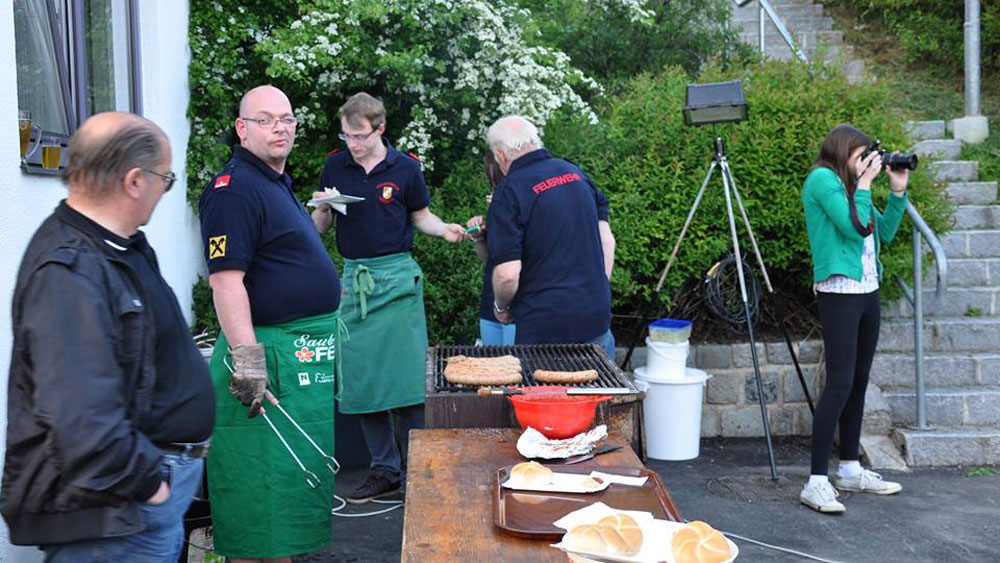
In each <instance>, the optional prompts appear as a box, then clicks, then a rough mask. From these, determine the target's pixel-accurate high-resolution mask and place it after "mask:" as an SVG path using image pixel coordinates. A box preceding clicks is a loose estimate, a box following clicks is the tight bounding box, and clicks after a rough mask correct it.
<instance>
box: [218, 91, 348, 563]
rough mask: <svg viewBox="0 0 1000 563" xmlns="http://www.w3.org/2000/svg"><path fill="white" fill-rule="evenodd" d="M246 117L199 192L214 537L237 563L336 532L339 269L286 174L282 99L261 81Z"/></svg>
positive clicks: (317, 542)
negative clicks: (207, 314) (211, 326)
mask: <svg viewBox="0 0 1000 563" xmlns="http://www.w3.org/2000/svg"><path fill="white" fill-rule="evenodd" d="M240 115H241V117H240V118H239V119H238V120H237V123H236V130H237V133H238V134H239V136H240V144H239V145H237V146H236V147H234V149H233V157H232V159H231V160H230V161H229V162H228V163H227V164H226V165H225V167H224V168H223V170H222V172H221V173H219V174H218V175H217V176H216V177H215V179H213V180H212V181H211V182H210V183H209V184H208V186H206V188H205V191H204V193H203V195H202V197H201V201H200V216H201V232H202V237H203V242H204V247H205V259H206V262H207V264H208V271H209V282H210V284H211V286H212V291H213V298H214V301H215V307H216V312H217V313H218V317H219V323H220V324H221V326H222V333H221V334H220V335H219V338H218V341H217V343H216V346H215V350H214V353H213V355H212V360H211V364H210V371H211V373H212V379H213V383H214V386H215V392H216V397H217V399H216V420H217V424H216V428H215V433H214V434H213V436H212V440H213V446H216V447H213V449H212V451H211V452H210V454H209V457H208V490H209V500H210V502H211V505H212V524H213V533H214V536H213V538H214V546H215V551H216V553H219V554H221V555H224V556H226V557H227V558H230V560H231V561H232V560H237V561H238V560H240V559H261V558H266V559H278V560H283V561H290V558H291V556H293V555H298V554H303V553H308V552H311V551H316V550H319V549H322V548H324V547H325V546H326V545H327V544H328V543H329V541H330V537H331V512H330V511H331V509H332V507H333V495H334V474H333V470H332V468H333V467H334V465H335V463H333V460H332V455H333V451H334V449H333V447H334V425H333V423H334V400H335V399H334V396H335V376H336V372H335V366H336V362H337V359H338V356H339V347H340V343H341V342H340V340H341V339H340V332H341V331H340V330H339V329H338V322H339V321H338V314H337V310H338V307H339V304H340V279H339V276H338V275H337V270H336V268H335V267H334V265H333V262H332V261H331V260H330V256H329V254H328V253H327V251H326V248H325V247H324V246H323V242H322V241H321V240H320V238H319V234H318V233H317V231H316V228H315V226H314V225H313V223H312V221H311V220H310V218H309V214H308V213H307V212H306V210H305V208H304V207H303V205H302V203H301V202H300V201H299V200H298V199H297V198H296V196H295V193H294V192H293V191H292V186H291V179H290V178H289V177H288V175H287V174H286V173H285V172H284V162H285V160H284V159H285V158H287V154H288V151H290V150H291V145H292V142H293V141H294V137H295V118H294V116H293V115H292V113H291V106H290V104H289V103H288V99H287V98H286V97H285V96H284V94H282V93H281V92H280V91H279V90H277V89H275V88H273V87H269V86H267V87H260V88H255V89H254V90H251V91H250V93H248V94H247V95H246V96H245V97H244V100H243V103H241V107H240ZM265 387H266V390H267V392H269V393H270V395H273V397H274V398H275V399H276V400H277V402H278V404H277V405H274V404H272V403H271V402H269V401H268V400H266V399H265ZM262 409H263V411H264V412H263V413H262ZM296 424H297V426H296ZM328 456H331V457H328Z"/></svg>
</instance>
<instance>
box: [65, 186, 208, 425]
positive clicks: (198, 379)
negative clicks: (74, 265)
mask: <svg viewBox="0 0 1000 563" xmlns="http://www.w3.org/2000/svg"><path fill="white" fill-rule="evenodd" d="M60 210H65V212H66V213H69V214H72V215H75V216H77V217H78V219H79V221H78V224H81V225H85V228H86V229H87V230H88V231H89V232H90V233H91V234H92V235H93V236H94V238H95V239H96V240H98V241H100V242H98V244H103V245H104V247H103V250H104V251H105V252H107V253H109V254H112V255H114V256H116V257H118V258H120V259H121V260H123V261H124V262H125V263H126V264H128V265H129V267H131V268H132V271H133V272H134V273H135V275H136V278H137V281H138V285H139V287H140V288H141V291H142V294H143V295H144V297H145V299H146V303H145V308H144V310H145V311H146V313H147V314H148V315H149V316H150V318H151V319H152V326H153V332H154V334H153V339H152V341H153V342H155V344H156V350H155V351H154V354H153V360H154V366H155V371H156V384H155V385H154V386H153V396H152V404H151V406H150V410H149V412H148V413H147V414H146V415H144V416H143V417H142V418H141V419H140V420H139V424H138V429H139V431H140V432H142V433H143V434H145V435H146V436H147V437H148V438H149V439H150V440H152V441H153V442H201V441H203V440H206V439H208V437H209V436H211V435H212V428H213V427H214V426H215V391H214V390H213V388H212V377H211V375H209V373H208V365H207V364H206V363H205V359H204V358H202V356H201V353H200V352H199V351H198V348H197V347H196V346H195V345H194V340H193V339H192V338H191V331H190V329H188V325H187V321H185V320H184V316H183V315H182V314H181V309H180V306H179V305H178V304H177V299H176V297H174V292H173V290H172V289H171V288H170V286H169V285H167V282H166V280H164V279H163V276H161V275H160V267H159V265H158V263H157V261H156V253H154V252H153V248H152V247H151V246H149V243H148V242H147V241H146V235H144V234H143V233H142V231H139V232H137V233H136V234H134V235H132V236H131V237H129V238H122V237H120V236H118V235H116V234H114V233H112V232H111V231H109V230H107V229H105V228H104V227H102V226H100V225H98V224H97V223H95V222H94V221H92V220H90V219H89V218H87V217H85V216H83V215H81V214H80V213H79V212H77V211H76V210H74V209H73V208H72V207H69V206H68V205H66V203H65V202H63V203H61V204H60Z"/></svg>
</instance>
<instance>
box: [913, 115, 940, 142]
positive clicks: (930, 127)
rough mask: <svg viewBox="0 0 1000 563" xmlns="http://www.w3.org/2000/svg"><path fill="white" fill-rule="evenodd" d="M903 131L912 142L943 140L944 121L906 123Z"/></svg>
mask: <svg viewBox="0 0 1000 563" xmlns="http://www.w3.org/2000/svg"><path fill="white" fill-rule="evenodd" d="M903 129H904V130H906V133H907V134H908V135H909V136H910V138H911V139H913V140H914V141H923V140H926V139H943V138H944V136H945V125H944V120H941V119H939V120H935V121H907V122H906V123H905V124H903Z"/></svg>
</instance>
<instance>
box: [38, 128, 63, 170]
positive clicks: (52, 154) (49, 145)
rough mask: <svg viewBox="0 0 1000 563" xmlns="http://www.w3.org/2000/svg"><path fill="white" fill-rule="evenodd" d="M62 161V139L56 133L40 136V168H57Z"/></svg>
mask: <svg viewBox="0 0 1000 563" xmlns="http://www.w3.org/2000/svg"><path fill="white" fill-rule="evenodd" d="M61 162H62V139H61V138H59V136H57V135H43V136H42V168H45V169H46V170H58V169H59V164H60V163H61Z"/></svg>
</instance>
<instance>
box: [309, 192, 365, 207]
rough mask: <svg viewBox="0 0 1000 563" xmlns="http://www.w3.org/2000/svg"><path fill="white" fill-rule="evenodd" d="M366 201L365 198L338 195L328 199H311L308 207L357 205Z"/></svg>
mask: <svg viewBox="0 0 1000 563" xmlns="http://www.w3.org/2000/svg"><path fill="white" fill-rule="evenodd" d="M364 200H365V198H363V197H356V196H353V195H344V194H337V195H331V196H327V197H320V198H316V199H310V200H309V201H308V202H306V205H308V206H309V207H316V206H317V205H319V204H321V203H357V202H359V201H364Z"/></svg>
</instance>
